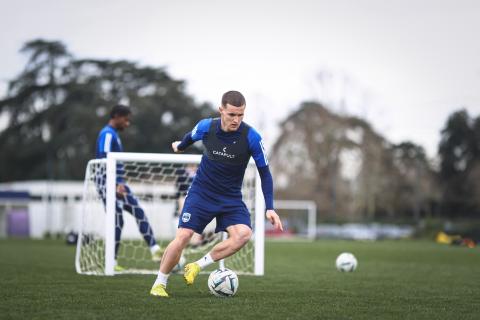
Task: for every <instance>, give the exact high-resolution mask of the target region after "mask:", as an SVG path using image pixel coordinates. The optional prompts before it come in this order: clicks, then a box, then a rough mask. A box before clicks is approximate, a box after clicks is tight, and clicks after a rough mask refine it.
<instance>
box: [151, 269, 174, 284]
mask: <svg viewBox="0 0 480 320" xmlns="http://www.w3.org/2000/svg"><path fill="white" fill-rule="evenodd" d="M169 276H170V273H167V274H165V273H161V272H160V271H158V275H157V279H156V280H155V283H154V284H153V286H154V287H155V286H156V285H158V284H162V285H163V286H164V287H165V288H166V287H167V282H168V277H169Z"/></svg>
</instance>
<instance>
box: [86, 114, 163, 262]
mask: <svg viewBox="0 0 480 320" xmlns="http://www.w3.org/2000/svg"><path fill="white" fill-rule="evenodd" d="M130 116H131V111H130V108H129V107H127V106H124V105H116V106H114V107H113V108H112V110H111V112H110V120H109V121H108V124H107V125H106V126H105V127H103V129H102V130H101V131H100V133H99V134H98V138H97V145H96V158H97V159H102V158H105V157H106V156H107V153H108V152H122V151H123V147H122V142H121V140H120V136H119V135H118V131H123V130H124V129H126V128H127V127H129V126H130ZM116 171H117V178H116V198H117V199H116V200H117V201H116V205H115V211H116V214H115V270H116V271H122V270H123V268H122V267H121V266H118V265H117V263H116V262H117V254H118V250H119V248H120V237H121V235H122V229H123V223H124V222H123V210H126V211H128V212H129V213H130V214H132V215H133V216H134V217H135V219H136V221H137V224H138V228H139V230H140V233H141V234H142V236H143V239H144V240H145V242H146V243H147V245H148V246H149V248H150V252H151V254H152V260H154V261H160V259H161V257H162V253H163V252H162V250H161V248H160V246H159V245H158V244H157V243H156V241H155V237H154V236H153V231H152V228H151V227H150V224H149V223H148V219H147V217H146V216H145V212H144V211H143V209H142V207H140V205H139V203H138V199H137V198H136V197H135V196H134V195H133V193H132V191H131V190H130V188H129V187H128V185H127V184H125V181H124V179H123V177H122V175H123V173H124V170H123V165H122V164H117V170H116ZM95 184H96V187H97V191H98V193H99V194H100V197H101V198H102V200H103V203H104V204H105V200H106V194H105V191H106V190H105V184H106V175H105V172H104V171H102V172H99V173H98V174H97V176H96V177H95Z"/></svg>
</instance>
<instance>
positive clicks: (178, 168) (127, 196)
mask: <svg viewBox="0 0 480 320" xmlns="http://www.w3.org/2000/svg"><path fill="white" fill-rule="evenodd" d="M200 159H201V156H200V155H179V154H149V153H109V154H108V156H107V158H106V159H96V160H91V161H89V163H88V165H87V168H86V173H85V182H84V194H83V212H82V222H81V226H80V228H79V236H78V243H77V252H76V257H75V267H76V270H77V272H78V273H80V274H92V275H114V274H121V273H144V274H153V273H156V272H157V271H158V267H159V262H158V261H153V260H152V254H151V250H150V247H151V246H152V245H155V244H156V245H158V246H159V247H160V248H162V249H164V248H165V247H166V245H168V243H169V242H170V240H172V239H173V238H174V236H175V232H176V229H177V225H178V214H179V207H181V205H182V204H183V201H182V200H183V198H184V196H185V195H186V192H187V191H188V188H189V186H190V183H191V181H192V179H193V176H194V174H195V171H196V168H197V166H198V164H199V163H200ZM118 179H121V180H122V183H124V184H126V185H127V186H128V190H127V193H124V194H123V195H120V194H117V193H116V192H117V190H116V186H117V180H118ZM260 189H261V187H260V182H259V177H258V174H257V170H256V167H255V165H254V164H253V162H251V163H250V164H249V166H248V168H247V171H246V173H245V178H244V181H243V188H242V194H243V201H244V202H245V204H246V205H247V208H248V209H249V211H250V213H251V222H252V228H253V231H254V232H253V236H252V239H251V241H250V242H249V243H248V244H247V245H246V246H245V247H244V248H242V249H241V250H240V251H239V252H237V253H236V254H234V255H233V256H231V257H229V258H227V259H225V260H224V261H222V262H221V263H222V264H224V265H225V267H227V268H230V269H232V270H234V271H235V272H237V273H239V274H255V275H262V274H263V272H264V266H263V259H264V257H263V252H264V227H265V226H264V214H263V212H264V199H263V195H262V193H261V190H260ZM258 212H260V214H257V213H258ZM214 223H215V222H214V221H213V222H212V223H211V224H210V225H208V226H207V227H206V229H205V231H204V233H203V234H202V235H198V234H195V236H194V237H193V238H192V241H191V242H190V244H189V245H188V246H187V248H186V249H185V250H184V257H185V260H186V261H187V262H191V261H195V260H198V259H199V258H201V257H202V256H203V255H204V254H206V253H207V252H208V251H210V250H211V249H212V248H213V246H215V244H217V243H218V242H220V241H221V240H222V239H223V238H224V237H226V234H223V233H218V234H215V233H214V229H215V225H214ZM216 267H218V266H217V265H213V266H212V267H211V268H209V269H207V270H205V272H209V271H210V269H212V270H213V269H214V268H216Z"/></svg>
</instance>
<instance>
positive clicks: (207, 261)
mask: <svg viewBox="0 0 480 320" xmlns="http://www.w3.org/2000/svg"><path fill="white" fill-rule="evenodd" d="M214 262H215V261H213V259H212V256H211V255H210V252H209V253H207V254H206V255H204V256H203V258H201V259H200V260H198V261H196V263H197V264H198V265H199V266H200V269H203V268H205V267H208V266H209V265H211V264H212V263H214Z"/></svg>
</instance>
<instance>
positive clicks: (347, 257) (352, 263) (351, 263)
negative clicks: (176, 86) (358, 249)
mask: <svg viewBox="0 0 480 320" xmlns="http://www.w3.org/2000/svg"><path fill="white" fill-rule="evenodd" d="M357 265H358V261H357V258H355V256H354V255H353V254H351V253H349V252H344V253H341V254H340V255H339V256H338V257H337V260H336V261H335V266H336V267H337V270H338V271H342V272H352V271H355V269H356V268H357Z"/></svg>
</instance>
